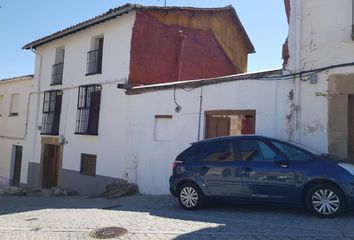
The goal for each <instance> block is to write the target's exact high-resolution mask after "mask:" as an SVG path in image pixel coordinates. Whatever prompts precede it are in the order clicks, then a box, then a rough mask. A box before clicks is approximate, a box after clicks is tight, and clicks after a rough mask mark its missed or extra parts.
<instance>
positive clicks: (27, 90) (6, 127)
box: [0, 77, 33, 185]
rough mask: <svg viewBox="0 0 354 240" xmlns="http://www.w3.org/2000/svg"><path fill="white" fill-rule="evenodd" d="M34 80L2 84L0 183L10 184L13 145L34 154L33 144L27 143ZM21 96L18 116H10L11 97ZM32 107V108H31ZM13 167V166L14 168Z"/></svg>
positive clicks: (10, 81)
mask: <svg viewBox="0 0 354 240" xmlns="http://www.w3.org/2000/svg"><path fill="white" fill-rule="evenodd" d="M32 91H33V78H32V77H23V78H17V79H16V78H15V79H12V80H8V81H3V82H0V96H3V98H2V102H1V105H2V106H1V112H0V115H1V116H0V183H3V184H5V185H8V184H9V179H10V178H12V174H13V172H11V171H10V170H13V169H12V168H11V164H13V163H12V160H13V153H12V149H13V145H20V146H23V154H24V155H27V156H28V155H29V154H30V153H32V147H31V143H30V142H28V141H26V140H27V139H28V136H29V134H30V130H29V129H28V128H27V126H26V123H27V122H28V121H30V118H31V117H32V115H31V113H30V112H28V111H30V110H33V104H32V103H33V96H32V95H31V92H32ZM12 94H19V104H18V116H9V113H10V106H11V95H12ZM31 107H32V108H31ZM24 158H25V157H23V159H22V168H21V183H25V182H26V181H25V179H26V178H27V166H26V164H25V163H24V162H26V161H24ZM12 167H13V166H12Z"/></svg>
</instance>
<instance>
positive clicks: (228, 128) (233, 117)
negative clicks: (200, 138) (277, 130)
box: [205, 110, 256, 138]
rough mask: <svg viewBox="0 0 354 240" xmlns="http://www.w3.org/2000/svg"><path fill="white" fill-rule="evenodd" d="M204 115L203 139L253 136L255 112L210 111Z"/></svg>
mask: <svg viewBox="0 0 354 240" xmlns="http://www.w3.org/2000/svg"><path fill="white" fill-rule="evenodd" d="M205 115H206V118H205V138H213V137H220V136H230V135H231V136H234V135H243V134H255V129H256V110H211V111H206V112H205Z"/></svg>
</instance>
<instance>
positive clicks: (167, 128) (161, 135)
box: [154, 115, 173, 141]
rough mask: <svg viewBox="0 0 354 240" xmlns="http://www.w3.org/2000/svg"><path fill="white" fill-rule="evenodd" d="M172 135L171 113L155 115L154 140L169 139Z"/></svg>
mask: <svg viewBox="0 0 354 240" xmlns="http://www.w3.org/2000/svg"><path fill="white" fill-rule="evenodd" d="M172 136H173V125H172V115H155V124H154V140H155V141H170V140H171V138H172Z"/></svg>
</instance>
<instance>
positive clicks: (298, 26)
mask: <svg viewBox="0 0 354 240" xmlns="http://www.w3.org/2000/svg"><path fill="white" fill-rule="evenodd" d="M353 1H354V0H353ZM293 2H294V3H295V4H296V6H295V11H296V13H295V24H296V25H295V26H296V35H295V36H296V40H295V41H296V43H295V44H296V45H295V46H296V53H295V54H296V65H295V72H301V50H302V0H295V1H293ZM294 110H295V136H294V138H295V139H294V140H295V141H297V142H301V138H302V133H301V75H300V76H298V77H296V78H295V106H294Z"/></svg>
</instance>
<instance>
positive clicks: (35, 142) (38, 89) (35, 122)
mask: <svg viewBox="0 0 354 240" xmlns="http://www.w3.org/2000/svg"><path fill="white" fill-rule="evenodd" d="M31 51H32V52H33V53H34V54H35V55H37V56H38V57H39V66H38V76H37V77H38V81H37V98H36V111H35V112H36V116H35V121H34V134H33V155H32V162H35V157H36V147H37V128H38V118H39V106H40V92H41V91H40V90H41V75H42V62H43V57H42V55H41V54H39V53H38V52H37V51H36V50H34V49H33V48H32V46H31ZM33 171H34V169H33ZM33 174H34V172H32V176H33Z"/></svg>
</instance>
